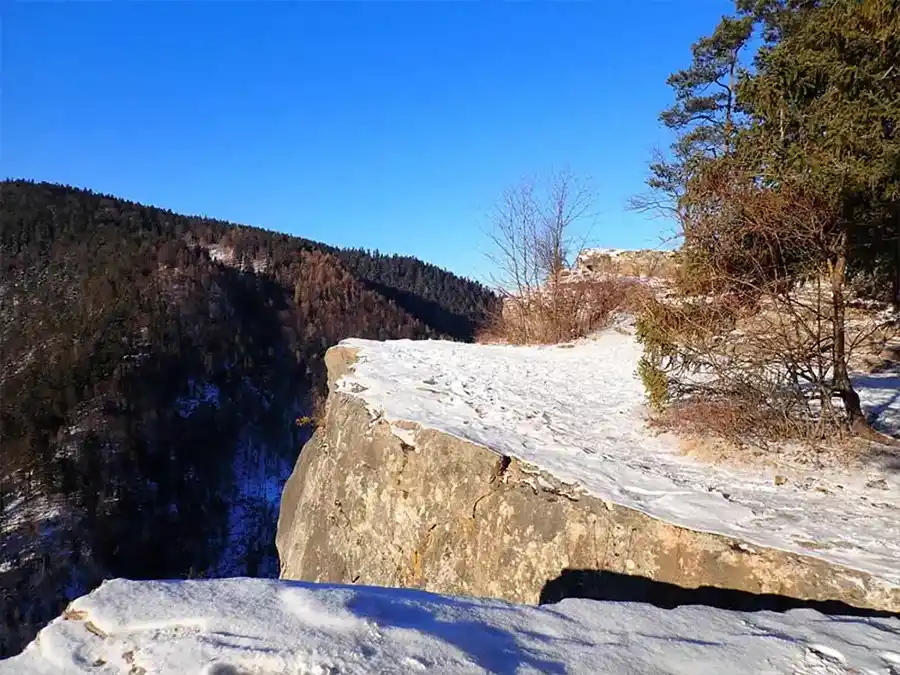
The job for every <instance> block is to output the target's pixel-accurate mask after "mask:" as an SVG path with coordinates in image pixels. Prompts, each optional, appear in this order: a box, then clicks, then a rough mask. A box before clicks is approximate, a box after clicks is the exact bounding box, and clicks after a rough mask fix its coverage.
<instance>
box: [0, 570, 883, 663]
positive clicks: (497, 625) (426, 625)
mask: <svg viewBox="0 0 900 675" xmlns="http://www.w3.org/2000/svg"><path fill="white" fill-rule="evenodd" d="M898 671H900V620H897V619H878V618H847V617H828V616H823V615H821V614H818V613H816V612H814V611H812V610H793V611H790V612H787V613H784V614H776V613H771V612H758V613H752V614H749V613H739V612H729V611H724V610H715V609H710V608H704V607H682V608H679V609H675V610H663V609H659V608H656V607H653V606H649V605H643V604H637V603H604V602H593V601H588V600H571V599H570V600H564V601H563V602H561V603H559V604H557V605H546V606H543V607H525V606H517V605H511V604H507V603H505V602H501V601H495V600H473V599H464V598H455V597H447V596H439V595H432V594H429V593H424V592H420V591H402V590H397V589H385V588H372V587H351V586H316V585H312V584H303V583H291V582H277V581H271V580H264V579H219V580H210V581H178V582H163V581H143V582H135V581H125V580H115V581H110V582H106V583H104V584H103V585H102V586H100V588H98V589H97V590H95V591H94V592H93V593H91V594H90V595H88V596H85V597H82V598H79V599H78V600H76V601H75V602H74V603H72V605H71V606H70V607H69V608H68V610H67V611H66V613H65V614H64V615H63V616H62V617H60V618H58V619H56V620H55V621H53V622H52V623H51V624H50V625H49V626H48V627H47V628H45V629H44V630H43V631H41V633H40V634H39V635H38V638H37V639H36V640H35V641H34V642H33V643H32V644H31V645H29V646H28V648H27V649H26V650H25V652H24V653H22V654H21V655H20V656H17V657H15V658H13V659H10V660H7V661H4V662H0V675H51V674H52V675H57V674H58V673H72V674H77V673H91V674H92V675H112V674H125V673H131V674H135V673H158V674H159V675H166V674H171V675H192V674H197V675H200V674H201V673H205V674H207V675H213V674H215V675H238V674H240V675H250V674H251V673H252V674H260V675H261V674H266V675H278V674H288V673H290V674H292V675H300V674H308V675H326V674H334V675H336V674H338V673H340V674H342V675H354V674H363V673H365V674H372V673H396V672H405V673H416V672H434V673H446V674H448V675H453V674H462V673H473V674H474V673H586V674H592V675H593V674H597V673H610V674H615V673H623V674H624V673H635V674H636V673H640V674H642V675H653V674H658V675H662V674H663V673H673V674H674V673H682V674H689V673H690V674H692V675H693V674H694V673H719V672H728V673H732V674H734V675H740V674H742V673H746V674H747V675H750V674H752V675H758V674H759V673H791V674H792V675H840V674H846V675H849V674H850V673H868V674H871V675H875V674H880V675H893V674H894V673H897V672H898Z"/></svg>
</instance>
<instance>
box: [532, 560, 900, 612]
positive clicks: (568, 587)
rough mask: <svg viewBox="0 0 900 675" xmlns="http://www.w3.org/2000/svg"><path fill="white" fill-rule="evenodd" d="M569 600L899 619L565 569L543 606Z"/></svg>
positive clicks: (829, 604)
mask: <svg viewBox="0 0 900 675" xmlns="http://www.w3.org/2000/svg"><path fill="white" fill-rule="evenodd" d="M566 598H584V599H589V600H611V601H616V602H643V603H647V604H651V605H655V606H657V607H662V608H664V609H674V608H676V607H681V606H683V605H705V606H708V607H716V608H719V609H729V610H736V611H742V612H759V611H764V610H768V611H774V612H786V611H788V610H790V609H800V608H807V609H814V610H816V611H818V612H820V613H822V614H826V615H845V616H861V617H882V618H886V617H893V616H898V614H895V613H892V612H883V611H878V610H874V609H867V608H863V607H855V606H853V605H849V604H847V603H845V602H841V601H838V600H825V601H820V600H801V599H798V598H792V597H789V596H785V595H777V594H774V593H749V592H747V591H740V590H736V589H730V588H715V587H712V586H700V587H699V588H683V587H682V586H678V585H676V584H670V583H667V582H663V581H654V580H653V579H648V578H647V577H639V576H631V575H628V574H619V573H617V572H608V571H603V570H584V569H581V570H577V569H565V570H563V571H562V572H561V573H560V575H559V576H558V577H556V578H555V579H550V580H548V581H547V583H545V584H544V587H543V589H542V590H541V597H540V602H539V604H541V605H544V604H552V603H556V602H559V601H561V600H564V599H566Z"/></svg>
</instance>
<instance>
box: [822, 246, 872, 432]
mask: <svg viewBox="0 0 900 675" xmlns="http://www.w3.org/2000/svg"><path fill="white" fill-rule="evenodd" d="M846 275H847V235H846V234H842V235H841V241H840V245H839V253H838V255H837V258H836V259H835V261H834V263H833V264H832V265H831V305H832V309H833V311H834V316H833V319H832V338H833V340H834V347H833V351H832V372H833V373H834V390H835V392H836V393H838V394H839V395H840V397H841V400H842V401H843V402H844V410H845V411H846V412H847V417H848V420H849V422H850V429H851V430H852V431H853V432H854V433H867V432H869V431H871V429H870V427H869V423H868V421H866V416H865V415H864V414H863V411H862V404H861V403H860V400H859V394H857V393H856V390H855V389H854V388H853V383H852V382H851V381H850V373H849V372H848V369H847V347H846V337H847V336H846V308H845V306H844V283H845V280H846Z"/></svg>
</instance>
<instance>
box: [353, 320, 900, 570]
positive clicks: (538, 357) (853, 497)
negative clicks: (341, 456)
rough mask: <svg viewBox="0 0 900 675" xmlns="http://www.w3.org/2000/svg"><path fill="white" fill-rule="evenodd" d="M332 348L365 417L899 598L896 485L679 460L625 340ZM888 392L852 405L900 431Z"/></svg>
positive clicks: (890, 479) (895, 399)
mask: <svg viewBox="0 0 900 675" xmlns="http://www.w3.org/2000/svg"><path fill="white" fill-rule="evenodd" d="M341 344H342V345H343V346H346V347H351V348H356V349H359V353H358V362H357V364H356V365H355V366H354V370H353V371H352V372H350V373H348V374H346V375H345V376H344V377H343V378H342V379H341V381H340V382H339V385H338V386H339V387H340V388H341V389H342V390H343V391H345V392H347V393H351V394H352V395H354V396H357V397H360V398H362V399H363V400H364V401H365V402H366V403H367V405H368V407H369V409H370V411H371V412H372V413H373V415H383V416H384V417H385V419H387V420H389V421H398V420H407V421H411V422H416V423H418V424H420V425H422V426H424V427H429V428H434V429H437V430H440V431H443V432H446V433H449V434H452V435H454V436H457V437H459V438H463V439H465V440H468V441H472V442H475V443H478V444H481V445H484V446H485V447H488V448H490V449H491V450H493V451H495V452H498V453H503V454H506V455H510V456H512V457H515V458H517V459H519V460H521V461H523V462H527V463H530V464H533V465H536V466H538V467H540V468H542V469H545V470H546V471H548V472H549V473H551V474H553V475H554V476H556V477H557V478H558V479H559V480H561V481H564V482H567V483H572V484H578V485H580V486H581V487H582V488H584V489H585V490H586V491H587V492H588V493H590V494H593V495H595V496H597V497H600V498H603V499H608V500H611V501H612V502H614V503H617V504H621V505H623V506H628V507H631V508H635V509H638V510H640V511H642V512H644V513H647V514H648V515H651V516H654V517H657V518H661V519H664V520H666V521H669V522H672V523H675V524H678V525H681V526H684V527H688V528H691V529H694V530H701V531H707V532H713V533H719V534H725V535H729V536H734V537H738V538H740V539H742V540H744V541H748V542H751V543H756V544H758V545H764V546H770V547H774V548H778V549H781V550H787V551H792V552H796V553H800V554H804V555H810V556H815V557H819V558H821V559H825V560H829V561H831V562H834V563H838V564H842V565H846V566H848V567H851V568H855V569H859V570H863V571H866V572H869V573H871V574H873V575H876V576H878V577H881V578H883V579H885V580H887V581H888V582H889V583H892V584H900V471H896V470H894V471H891V470H890V469H889V468H884V469H879V468H877V467H873V468H872V470H871V472H869V473H867V474H866V475H862V474H847V473H840V472H830V473H829V472H820V473H818V474H817V475H816V485H815V489H809V487H807V488H804V486H803V485H796V484H794V483H791V482H789V483H788V484H785V485H777V486H776V485H775V483H774V474H771V473H766V472H762V471H751V470H736V469H729V468H724V467H714V466H709V465H707V464H702V463H700V462H699V461H697V460H694V459H692V458H689V457H686V456H684V455H682V454H681V453H679V452H678V448H677V443H676V441H675V440H674V439H673V438H671V437H669V436H666V435H662V436H657V435H653V434H652V433H650V432H649V431H648V430H647V429H646V427H645V425H644V410H645V409H644V394H643V389H642V386H641V383H640V382H639V380H638V379H637V376H636V374H635V368H636V365H637V361H638V358H639V357H640V354H641V349H640V346H639V345H638V344H637V343H636V341H635V340H634V338H633V337H632V336H631V335H628V334H624V333H621V332H618V331H615V330H610V331H607V332H605V333H603V334H601V335H599V336H597V337H596V338H595V339H591V340H585V341H582V342H579V343H576V344H574V345H566V346H552V347H516V346H507V345H471V344H460V343H451V342H442V341H410V340H398V341H390V342H373V341H367V340H355V339H354V340H345V341H343V342H342V343H341ZM897 384H898V381H897V380H896V376H894V377H893V378H891V377H890V376H883V377H873V376H870V377H868V378H865V382H864V383H863V385H864V386H863V387H862V389H861V391H860V393H861V396H862V397H863V400H864V402H865V403H866V404H867V405H868V407H869V408H870V409H872V408H877V409H878V412H879V413H880V416H881V419H882V422H883V423H889V422H893V421H898V420H900V396H897V395H896V391H895V389H894V387H895V385H897ZM398 434H402V435H403V437H404V439H405V440H408V439H409V432H403V431H402V430H398ZM898 460H900V458H898ZM873 479H875V480H873ZM867 483H868V484H869V485H868V486H867ZM872 485H876V487H872ZM878 486H880V487H878ZM885 488H887V489H885Z"/></svg>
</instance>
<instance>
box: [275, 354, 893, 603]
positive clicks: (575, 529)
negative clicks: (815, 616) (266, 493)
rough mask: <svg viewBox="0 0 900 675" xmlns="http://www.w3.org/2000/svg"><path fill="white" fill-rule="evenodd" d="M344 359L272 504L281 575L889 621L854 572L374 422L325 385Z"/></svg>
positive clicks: (880, 596) (337, 360) (881, 588)
mask: <svg viewBox="0 0 900 675" xmlns="http://www.w3.org/2000/svg"><path fill="white" fill-rule="evenodd" d="M355 356H356V355H355V353H354V351H353V350H351V349H348V348H346V347H341V346H338V347H335V348H332V349H331V350H330V351H329V352H328V355H327V357H326V360H327V365H328V368H329V374H330V378H329V379H330V382H329V385H330V388H331V394H330V396H329V399H328V403H327V411H326V416H325V422H324V424H323V425H322V426H321V427H320V428H319V429H318V430H317V431H316V433H315V434H314V436H313V438H312V439H311V440H310V441H309V443H308V444H307V445H306V447H305V448H304V449H303V451H302V453H301V455H300V459H299V461H298V462H297V465H296V467H295V469H294V472H293V474H292V475H291V477H290V479H289V481H288V483H287V485H286V487H285V490H284V495H283V498H282V505H281V513H280V518H279V522H278V536H277V547H278V551H279V556H280V560H281V577H282V578H284V579H295V580H305V581H318V582H343V583H358V584H367V585H385V586H404V587H414V588H421V589H425V590H429V591H434V592H440V593H448V594H461V595H473V596H488V597H496V598H502V599H506V600H510V601H513V602H521V603H536V602H539V601H552V600H556V599H560V598H562V597H565V596H571V595H574V596H580V597H595V598H615V599H631V600H645V601H653V602H656V603H657V604H664V605H666V604H669V605H672V604H681V603H683V602H691V601H694V602H698V601H699V602H705V603H707V604H718V605H720V606H728V607H733V608H745V609H746V608H750V609H752V608H761V607H771V606H779V605H778V603H779V602H787V601H786V600H784V598H769V599H768V602H769V604H766V602H765V601H764V599H761V598H760V597H759V595H758V594H775V595H777V596H787V597H788V598H793V599H802V600H811V601H839V602H842V603H846V604H847V605H851V606H853V607H857V608H870V609H879V610H887V611H891V612H898V611H900V589H898V588H897V587H895V586H891V585H889V584H888V583H886V582H885V581H883V580H881V579H878V578H876V577H873V576H871V575H869V574H867V573H865V572H862V571H857V570H853V569H849V568H846V567H842V566H839V565H835V564H833V563H830V562H828V561H824V560H821V559H819V558H816V557H812V556H804V555H799V554H796V553H789V552H785V551H781V550H777V549H773V548H765V547H759V546H757V545H748V544H746V543H745V542H741V541H738V540H736V539H734V538H732V537H727V536H722V535H716V534H710V533H706V532H698V531H693V530H691V529H687V528H685V527H680V526H677V525H674V524H671V523H667V522H664V521H663V520H660V519H657V518H653V517H650V516H648V515H646V514H644V513H642V512H640V511H638V510H636V509H632V508H627V507H623V506H620V505H617V504H614V503H611V502H609V501H605V500H602V499H598V498H595V497H591V496H588V495H585V494H581V493H579V494H574V493H570V492H569V489H570V488H568V487H567V486H566V485H564V484H562V483H560V482H559V481H557V480H556V479H555V478H553V477H552V476H550V475H548V474H546V473H544V472H541V471H539V470H537V469H535V468H534V467H531V466H529V465H527V464H524V463H522V462H520V461H518V460H516V459H511V458H507V457H504V456H500V455H497V454H495V453H494V452H492V451H491V450H489V449H487V448H484V447H481V446H478V445H475V444H473V443H470V442H467V441H464V440H460V439H458V438H455V437H453V436H450V435H447V434H444V433H441V432H439V431H435V430H433V429H424V428H420V427H418V426H416V425H414V424H406V425H403V424H402V423H400V424H398V423H397V422H396V421H395V422H393V424H391V423H388V422H387V421H385V420H384V419H380V418H378V417H377V415H376V416H375V417H374V418H373V414H372V413H370V411H369V409H368V408H367V406H366V403H365V402H364V401H363V400H362V399H361V398H359V397H357V396H354V395H353V393H352V392H343V391H338V388H337V387H335V386H334V384H335V382H336V381H337V380H338V379H339V378H340V377H341V376H342V375H343V374H344V373H345V372H346V371H347V369H349V368H352V367H353V362H354V359H355ZM398 426H400V427H401V428H400V429H399V430H398ZM701 587H705V591H703V592H702V594H701V593H700V592H695V593H694V595H691V594H690V592H687V591H685V590H684V589H698V588H701ZM716 589H718V590H716ZM686 593H687V595H685V594H686ZM751 594H752V595H751ZM701 595H702V598H701ZM760 603H762V604H760ZM781 606H784V605H783V604H782V605H781Z"/></svg>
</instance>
